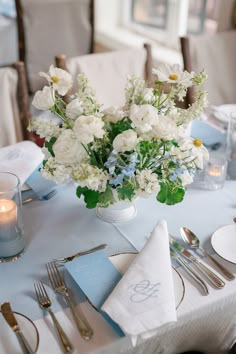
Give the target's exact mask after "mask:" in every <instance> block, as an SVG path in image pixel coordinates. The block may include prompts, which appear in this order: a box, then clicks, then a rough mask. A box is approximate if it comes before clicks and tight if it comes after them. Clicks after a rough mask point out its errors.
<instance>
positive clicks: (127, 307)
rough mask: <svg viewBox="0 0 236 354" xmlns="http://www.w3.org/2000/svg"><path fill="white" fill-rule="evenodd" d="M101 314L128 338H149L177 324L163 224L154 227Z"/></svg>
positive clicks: (166, 233)
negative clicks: (163, 328)
mask: <svg viewBox="0 0 236 354" xmlns="http://www.w3.org/2000/svg"><path fill="white" fill-rule="evenodd" d="M102 310H104V311H105V312H107V313H108V315H109V316H110V317H111V318H112V319H113V320H114V321H115V322H117V323H118V324H119V326H120V327H121V329H122V330H123V331H124V332H125V333H126V334H128V335H131V336H137V335H140V334H144V337H148V336H152V335H154V334H155V333H156V331H153V330H155V329H156V328H158V327H159V326H161V325H163V324H165V323H168V322H172V321H176V320H177V318H176V307H175V295H174V284H173V278H172V268H171V261H170V253H169V238H168V230H167V224H166V221H165V220H163V221H161V222H160V223H158V224H157V225H156V226H155V228H154V229H153V231H152V234H151V236H150V238H149V240H148V242H147V243H146V245H145V246H144V248H143V249H142V251H141V252H140V253H139V254H138V255H137V257H136V258H135V259H134V261H133V262H132V264H131V265H130V267H129V269H128V270H127V271H126V273H125V274H124V276H123V277H122V279H121V280H120V282H119V283H118V284H117V286H116V287H115V289H114V290H113V292H112V293H111V294H110V296H109V297H108V298H107V300H106V301H105V303H104V304H103V306H102ZM148 331H151V332H149V333H147V332H148ZM145 332H146V333H145Z"/></svg>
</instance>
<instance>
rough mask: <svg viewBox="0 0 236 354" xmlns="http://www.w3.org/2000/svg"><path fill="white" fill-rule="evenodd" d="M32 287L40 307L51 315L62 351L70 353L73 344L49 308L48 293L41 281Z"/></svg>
mask: <svg viewBox="0 0 236 354" xmlns="http://www.w3.org/2000/svg"><path fill="white" fill-rule="evenodd" d="M34 289H35V293H36V296H37V300H38V303H39V305H40V307H42V308H43V309H45V310H47V311H48V313H49V315H50V316H51V319H52V321H53V323H54V326H55V329H56V331H57V335H58V338H59V340H60V342H61V345H62V348H63V351H64V353H71V352H72V351H73V346H72V344H71V343H70V341H69V339H68V337H67V335H66V334H65V332H64V331H63V329H62V327H61V325H60V323H59V322H58V320H57V319H56V317H55V315H54V313H53V311H52V309H51V305H52V303H51V300H50V298H49V296H48V293H47V291H46V289H45V287H44V285H43V283H41V282H38V283H35V284H34Z"/></svg>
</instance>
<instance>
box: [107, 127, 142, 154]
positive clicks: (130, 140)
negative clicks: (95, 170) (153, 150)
mask: <svg viewBox="0 0 236 354" xmlns="http://www.w3.org/2000/svg"><path fill="white" fill-rule="evenodd" d="M138 142H139V139H138V136H137V133H136V132H135V131H134V130H132V129H129V130H125V131H124V132H123V133H121V134H118V135H117V136H116V137H115V139H114V141H113V147H114V149H115V150H116V151H117V152H125V151H131V150H133V149H134V148H135V146H136V145H137V144H138Z"/></svg>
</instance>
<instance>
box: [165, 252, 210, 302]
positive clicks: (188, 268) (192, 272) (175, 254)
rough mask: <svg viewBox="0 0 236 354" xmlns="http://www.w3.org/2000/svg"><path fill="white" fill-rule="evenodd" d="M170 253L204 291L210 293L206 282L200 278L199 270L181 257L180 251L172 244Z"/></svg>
mask: <svg viewBox="0 0 236 354" xmlns="http://www.w3.org/2000/svg"><path fill="white" fill-rule="evenodd" d="M170 255H171V257H172V258H173V259H175V260H176V262H178V263H179V264H180V265H181V266H182V267H183V268H184V269H185V270H186V272H187V273H188V274H189V275H190V276H191V277H192V278H193V279H194V280H195V281H196V282H197V283H198V284H199V285H200V286H201V288H202V289H203V291H204V294H205V295H208V294H209V290H208V287H207V285H206V283H205V282H204V281H203V280H202V278H200V276H199V275H198V274H197V272H196V271H195V270H194V269H193V268H192V267H191V266H190V265H189V263H188V262H187V261H186V260H185V259H184V258H181V256H180V255H179V253H178V252H177V251H176V250H175V249H174V247H173V246H171V245H170Z"/></svg>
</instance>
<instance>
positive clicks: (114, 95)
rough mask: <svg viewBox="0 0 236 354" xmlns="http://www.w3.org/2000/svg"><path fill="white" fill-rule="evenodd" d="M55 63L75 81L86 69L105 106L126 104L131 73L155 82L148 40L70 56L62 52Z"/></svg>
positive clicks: (99, 99) (90, 82)
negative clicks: (134, 46) (141, 44)
mask: <svg viewBox="0 0 236 354" xmlns="http://www.w3.org/2000/svg"><path fill="white" fill-rule="evenodd" d="M55 62H56V66H57V67H59V68H61V69H64V70H67V71H68V72H70V74H71V75H72V77H73V80H74V81H75V79H76V76H77V75H78V74H79V73H81V72H84V73H85V75H86V76H87V77H88V80H89V84H90V86H92V87H93V88H94V89H95V91H96V94H97V98H98V102H99V103H101V104H103V106H104V108H106V107H108V106H121V105H123V104H124V98H125V97H124V88H125V84H126V81H127V76H128V75H129V74H135V75H137V76H141V77H143V78H144V79H146V80H147V81H149V82H150V83H151V82H152V54H151V46H150V45H149V44H146V43H145V44H144V47H143V48H140V49H125V50H116V51H111V52H105V53H95V54H89V55H84V56H79V57H74V58H68V59H67V57H66V55H65V54H60V55H57V56H56V57H55ZM75 89H76V87H74V90H75ZM69 94H70V93H69Z"/></svg>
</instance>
